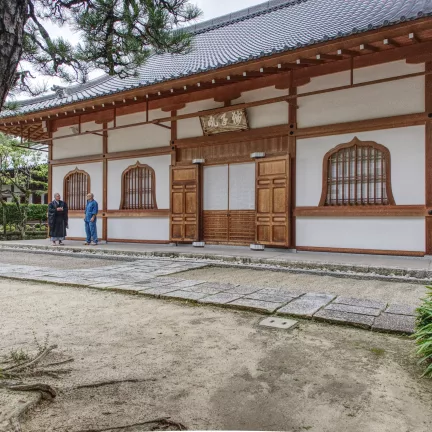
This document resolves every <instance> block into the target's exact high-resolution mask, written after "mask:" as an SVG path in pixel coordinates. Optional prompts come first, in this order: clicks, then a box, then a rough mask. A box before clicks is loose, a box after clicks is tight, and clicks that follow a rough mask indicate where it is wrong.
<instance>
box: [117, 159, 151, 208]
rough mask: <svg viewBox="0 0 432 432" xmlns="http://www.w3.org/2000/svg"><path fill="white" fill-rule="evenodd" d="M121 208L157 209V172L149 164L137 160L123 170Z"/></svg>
mask: <svg viewBox="0 0 432 432" xmlns="http://www.w3.org/2000/svg"><path fill="white" fill-rule="evenodd" d="M120 209H124V210H126V209H127V210H149V209H157V205H156V194H155V172H154V170H153V169H152V168H150V167H149V166H148V165H142V164H140V163H139V162H137V163H136V164H135V165H133V166H130V167H129V168H127V169H126V170H125V171H124V172H123V176H122V199H121V205H120Z"/></svg>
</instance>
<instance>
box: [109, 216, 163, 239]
mask: <svg viewBox="0 0 432 432" xmlns="http://www.w3.org/2000/svg"><path fill="white" fill-rule="evenodd" d="M108 238H110V239H125V240H169V218H168V217H154V218H153V217H146V218H121V219H120V218H119V219H113V218H108Z"/></svg>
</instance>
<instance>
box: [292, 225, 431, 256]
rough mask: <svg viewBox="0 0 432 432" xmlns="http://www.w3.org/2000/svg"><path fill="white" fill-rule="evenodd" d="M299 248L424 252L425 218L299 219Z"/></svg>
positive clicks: (297, 240) (297, 238)
mask: <svg viewBox="0 0 432 432" xmlns="http://www.w3.org/2000/svg"><path fill="white" fill-rule="evenodd" d="M296 242H297V246H309V247H327V248H353V249H377V250H400V251H424V250H425V222H424V218H388V217H380V218H372V217H364V218H339V217H337V218H332V217H325V218H324V217H323V218H317V217H299V218H296Z"/></svg>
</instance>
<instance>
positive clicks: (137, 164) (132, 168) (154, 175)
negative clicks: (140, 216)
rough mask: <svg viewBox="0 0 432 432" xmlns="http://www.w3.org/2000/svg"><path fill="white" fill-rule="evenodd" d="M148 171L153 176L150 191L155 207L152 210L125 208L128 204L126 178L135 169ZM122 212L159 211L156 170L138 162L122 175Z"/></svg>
mask: <svg viewBox="0 0 432 432" xmlns="http://www.w3.org/2000/svg"><path fill="white" fill-rule="evenodd" d="M142 168H144V169H147V170H149V171H150V174H151V184H152V187H151V191H150V195H151V200H152V202H153V207H152V208H129V207H128V208H125V203H126V194H125V186H126V185H125V178H126V175H127V174H128V173H129V172H130V171H132V170H135V169H142ZM119 209H120V210H121V211H141V212H142V211H148V212H152V211H154V210H158V206H157V201H156V174H155V171H154V169H153V168H152V167H151V166H149V165H147V164H142V163H140V162H139V161H137V163H136V164H135V165H130V166H128V167H127V168H126V169H125V170H124V171H123V173H122V181H121V200H120V208H119Z"/></svg>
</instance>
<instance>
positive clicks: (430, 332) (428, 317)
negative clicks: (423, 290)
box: [414, 286, 432, 378]
mask: <svg viewBox="0 0 432 432" xmlns="http://www.w3.org/2000/svg"><path fill="white" fill-rule="evenodd" d="M427 289H428V293H427V295H426V297H425V298H424V299H423V303H422V305H421V306H420V307H419V308H418V309H417V322H416V332H415V334H414V337H415V340H416V344H417V346H418V348H417V354H418V355H419V356H421V360H420V362H419V363H420V364H422V365H424V367H425V371H424V374H423V375H424V376H427V377H429V378H432V287H430V286H429V287H427Z"/></svg>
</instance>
